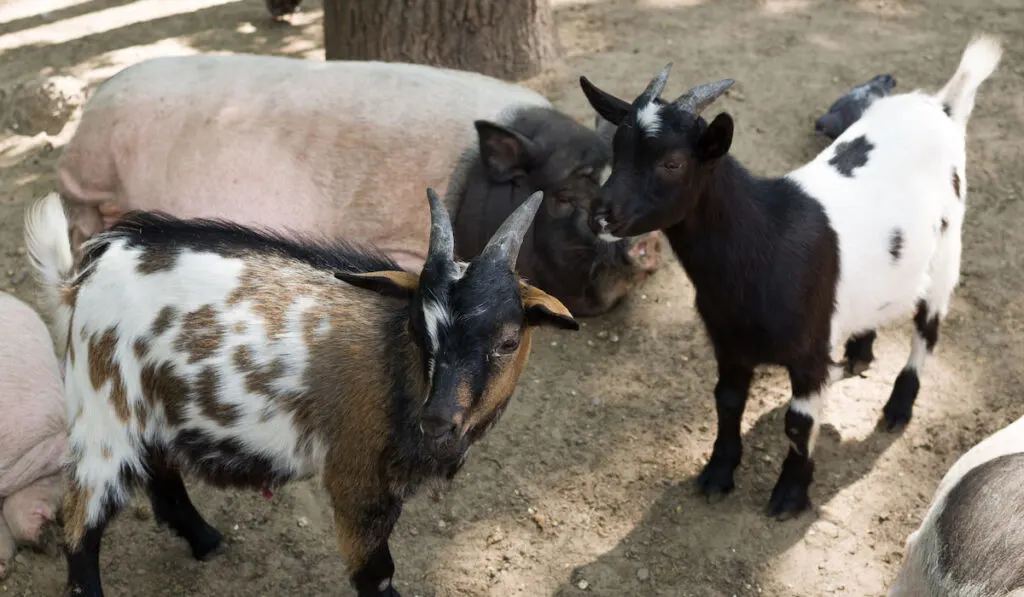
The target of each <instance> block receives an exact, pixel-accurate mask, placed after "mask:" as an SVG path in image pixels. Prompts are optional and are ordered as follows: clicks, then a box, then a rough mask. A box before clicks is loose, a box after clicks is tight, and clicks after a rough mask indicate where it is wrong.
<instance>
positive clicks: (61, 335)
mask: <svg viewBox="0 0 1024 597" xmlns="http://www.w3.org/2000/svg"><path fill="white" fill-rule="evenodd" d="M25 246H26V248H27V249H28V257H29V260H30V261H31V262H32V266H33V268H34V269H35V278H36V280H37V282H38V283H39V286H40V289H41V290H42V296H41V299H42V302H43V306H44V307H45V308H46V310H47V311H49V315H50V316H51V317H52V320H53V330H52V333H53V339H54V344H55V347H56V349H57V353H58V355H61V356H62V355H63V351H64V349H65V346H66V344H67V328H68V323H69V322H68V321H67V317H68V316H70V313H69V312H67V313H65V312H66V311H69V310H68V309H66V308H62V306H61V300H60V299H61V294H62V291H63V290H64V288H66V286H67V284H68V282H69V281H70V279H71V277H72V276H73V275H74V265H75V263H74V258H73V256H72V254H71V239H70V237H69V236H68V220H67V215H66V214H65V213H64V205H63V203H62V201H61V198H60V195H58V194H57V193H49V194H48V195H46V196H45V197H43V198H42V199H36V200H35V201H34V202H33V203H32V204H30V205H29V206H28V208H27V209H26V210H25Z"/></svg>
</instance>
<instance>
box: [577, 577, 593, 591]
mask: <svg viewBox="0 0 1024 597" xmlns="http://www.w3.org/2000/svg"><path fill="white" fill-rule="evenodd" d="M576 586H577V587H578V588H579V590H581V591H586V590H587V587H589V586H590V583H589V582H587V579H585V578H581V579H580V582H578V583H576Z"/></svg>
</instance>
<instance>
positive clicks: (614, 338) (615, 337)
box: [609, 334, 619, 342]
mask: <svg viewBox="0 0 1024 597" xmlns="http://www.w3.org/2000/svg"><path fill="white" fill-rule="evenodd" d="M609 340H611V341H612V342H618V341H619V336H618V334H612V337H611V338H609Z"/></svg>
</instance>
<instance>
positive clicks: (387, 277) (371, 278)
mask: <svg viewBox="0 0 1024 597" xmlns="http://www.w3.org/2000/svg"><path fill="white" fill-rule="evenodd" d="M334 277H335V278H337V279H339V280H341V281H342V282H345V283H348V284H351V285H352V286H356V287H359V288H364V289H366V290H372V291H373V292H376V293H378V294H383V295H384V296H389V297H392V298H400V299H408V298H411V297H412V295H413V294H414V293H415V292H416V289H418V288H419V285H420V277H419V276H417V275H416V274H414V273H411V272H407V271H403V270H397V271H380V272H367V273H364V274H356V273H352V272H335V274H334Z"/></svg>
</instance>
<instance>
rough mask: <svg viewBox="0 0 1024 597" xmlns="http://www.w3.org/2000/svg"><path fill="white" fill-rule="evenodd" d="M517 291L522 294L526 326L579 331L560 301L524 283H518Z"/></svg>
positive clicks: (578, 327)
mask: <svg viewBox="0 0 1024 597" xmlns="http://www.w3.org/2000/svg"><path fill="white" fill-rule="evenodd" d="M519 289H520V291H521V292H522V297H523V308H524V309H526V325H528V326H530V327H535V326H542V325H546V326H551V327H556V328H561V329H563V330H578V329H580V324H579V323H577V321H576V320H575V319H574V318H573V316H572V313H570V312H569V310H568V309H566V308H565V305H563V304H562V301H560V300H558V299H556V298H555V297H553V296H551V295H550V294H548V293H546V292H544V291H543V290H541V289H540V288H537V287H536V286H530V285H529V284H527V283H526V282H520V283H519Z"/></svg>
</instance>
